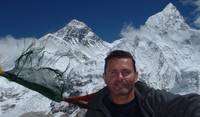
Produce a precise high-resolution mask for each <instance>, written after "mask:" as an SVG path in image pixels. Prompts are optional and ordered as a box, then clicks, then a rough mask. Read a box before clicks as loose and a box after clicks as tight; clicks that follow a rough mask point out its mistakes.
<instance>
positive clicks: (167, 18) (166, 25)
mask: <svg viewBox="0 0 200 117" xmlns="http://www.w3.org/2000/svg"><path fill="white" fill-rule="evenodd" d="M145 25H146V26H147V27H151V28H153V29H156V30H157V31H165V32H166V31H168V30H185V29H188V27H189V26H188V25H187V24H186V23H185V20H184V18H183V16H181V14H180V13H179V11H178V10H177V8H176V7H175V6H174V5H173V4H172V3H169V4H168V5H167V6H166V7H165V8H164V9H163V10H162V11H161V12H159V13H157V14H155V15H152V16H150V17H149V18H148V19H147V21H146V23H145Z"/></svg>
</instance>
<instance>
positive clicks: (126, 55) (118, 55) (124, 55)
mask: <svg viewBox="0 0 200 117" xmlns="http://www.w3.org/2000/svg"><path fill="white" fill-rule="evenodd" d="M113 58H119V59H120V58H129V59H131V60H132V65H133V68H134V72H136V71H137V70H136V67H135V60H134V59H133V56H132V55H131V53H129V52H127V51H123V50H114V51H111V52H110V53H109V54H108V56H107V57H106V58H105V66H104V73H105V71H106V69H107V65H108V61H109V60H110V59H113Z"/></svg>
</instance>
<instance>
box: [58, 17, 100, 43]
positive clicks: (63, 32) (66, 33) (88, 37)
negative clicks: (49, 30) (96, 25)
mask: <svg viewBox="0 0 200 117" xmlns="http://www.w3.org/2000/svg"><path fill="white" fill-rule="evenodd" d="M54 35H55V36H57V37H59V38H62V39H64V40H65V41H67V42H69V43H71V44H73V45H74V44H82V45H85V46H95V45H99V44H102V43H103V40H102V39H101V38H100V37H98V36H97V35H96V34H95V33H94V32H93V31H92V30H91V29H90V28H89V27H88V26H87V25H86V24H85V23H83V22H81V21H78V20H76V19H73V20H72V21H70V22H69V23H68V24H67V25H66V26H65V27H64V28H62V29H60V30H58V31H57V32H55V33H54Z"/></svg>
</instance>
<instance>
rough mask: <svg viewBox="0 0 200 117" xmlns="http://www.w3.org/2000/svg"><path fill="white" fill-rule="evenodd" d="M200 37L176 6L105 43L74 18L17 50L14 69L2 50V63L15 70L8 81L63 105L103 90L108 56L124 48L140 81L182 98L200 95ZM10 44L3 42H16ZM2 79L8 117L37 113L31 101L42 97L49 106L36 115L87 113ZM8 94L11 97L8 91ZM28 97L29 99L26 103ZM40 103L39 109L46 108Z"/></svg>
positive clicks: (0, 106) (2, 106)
mask: <svg viewBox="0 0 200 117" xmlns="http://www.w3.org/2000/svg"><path fill="white" fill-rule="evenodd" d="M199 36H200V31H199V30H195V29H192V28H190V27H189V26H188V25H187V24H186V23H185V21H184V19H183V17H182V16H181V15H180V13H179V11H178V10H177V9H176V7H175V6H174V5H173V4H171V3H170V4H168V5H167V6H166V7H165V8H164V9H163V11H161V12H159V13H157V14H155V15H153V16H150V17H149V18H148V19H147V21H146V23H145V25H143V26H142V27H141V28H140V29H139V30H138V31H134V30H130V31H126V33H124V34H123V36H122V38H121V39H119V40H116V41H115V42H113V43H111V44H110V43H107V42H105V41H103V40H102V39H101V38H100V37H98V36H97V35H96V34H95V33H94V32H92V30H91V29H90V28H89V27H88V26H87V25H86V24H84V23H83V22H80V21H78V20H72V21H71V22H70V23H68V24H67V25H66V26H65V27H63V28H62V29H60V30H58V31H57V32H55V33H49V34H47V35H45V36H43V37H41V38H40V39H38V40H34V41H32V42H31V43H30V42H25V43H23V45H24V48H23V49H20V50H19V49H17V50H18V55H17V56H13V54H10V55H9V57H10V58H12V57H13V58H14V57H15V59H10V60H9V62H8V63H9V65H8V64H7V63H6V62H5V63H4V62H3V61H5V60H6V57H5V52H1V51H0V54H1V55H2V56H4V57H2V58H0V62H1V63H2V66H3V67H4V66H12V67H10V68H8V69H6V70H7V74H6V76H5V77H7V78H8V79H10V80H12V81H15V82H17V83H19V84H21V85H24V86H26V87H28V88H30V89H33V90H36V91H38V92H40V93H41V94H43V95H45V96H46V97H48V98H50V99H52V100H54V101H59V100H61V98H62V96H63V95H64V96H72V95H84V94H88V93H91V92H95V91H97V90H99V89H100V88H102V87H103V86H104V83H103V80H102V73H103V67H104V57H105V56H106V53H108V52H109V51H111V50H115V49H122V50H127V51H129V52H131V53H132V54H133V55H134V57H135V59H136V65H137V70H138V71H139V75H140V80H143V81H145V82H147V84H149V85H150V86H152V87H154V88H159V89H166V90H168V91H171V92H173V93H180V94H185V93H190V92H195V93H200V82H199V81H200V61H199V57H200V39H199ZM0 41H1V40H0ZM6 42H7V41H4V42H3V43H4V44H7V45H9V44H10V43H6ZM11 42H13V40H12V41H11ZM0 44H1V43H0ZM20 44H22V43H19V45H20ZM19 45H18V46H19ZM14 47H15V46H14ZM19 47H21V46H19ZM1 48H2V49H3V46H0V49H1ZM4 50H5V49H4ZM8 51H9V50H8ZM10 61H12V62H10ZM14 61H15V62H14ZM11 74H12V75H11ZM16 78H17V79H16ZM0 80H2V85H0V89H1V90H0V92H1V93H0V101H1V102H2V103H0V115H2V116H12V115H17V116H20V115H27V114H28V115H30V116H32V114H34V112H31V111H33V110H34V109H31V106H30V103H29V101H30V102H33V101H35V100H37V99H38V98H39V99H40V100H43V102H41V101H40V102H38V103H40V104H42V105H46V107H45V108H43V109H40V110H36V113H35V114H44V115H45V116H64V115H67V116H70V117H76V116H79V117H80V116H81V115H83V113H84V112H85V110H79V109H78V108H77V107H75V106H73V105H66V103H63V102H61V103H57V102H51V100H49V99H48V98H45V97H44V96H42V95H40V94H38V93H36V92H34V97H33V94H32V91H31V90H29V89H26V88H24V87H20V88H15V87H19V86H18V85H17V84H13V85H9V83H10V82H9V81H7V80H6V79H4V78H0ZM0 83H1V82H0ZM27 83H28V84H29V85H28V86H27ZM8 85H9V86H8ZM38 87H39V88H38ZM17 89H18V90H17ZM38 89H39V90H38ZM41 89H42V90H41ZM7 90H9V91H8V92H10V93H6V92H7ZM32 97H33V98H32ZM25 98H26V99H27V100H29V101H25V102H23V100H24V99H25ZM13 100H15V101H13ZM38 103H36V104H35V105H33V107H35V106H40V104H38ZM26 105H29V106H30V107H29V109H27V110H26V111H19V110H22V107H23V106H25V107H27V106H26ZM50 110H51V111H50ZM59 111H62V112H65V113H61V112H59ZM29 112H30V113H29ZM43 112H44V113H43ZM45 112H46V113H45ZM48 112H50V113H51V114H50V113H48ZM8 113H11V114H8ZM52 113H56V114H52Z"/></svg>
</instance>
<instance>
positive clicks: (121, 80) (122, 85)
mask: <svg viewBox="0 0 200 117" xmlns="http://www.w3.org/2000/svg"><path fill="white" fill-rule="evenodd" d="M137 78H138V73H137V72H134V68H133V63H132V60H131V59H130V58H113V59H110V60H108V62H107V68H106V71H105V73H104V81H105V83H106V84H107V86H108V88H109V90H110V92H111V95H113V96H123V95H129V94H130V93H132V91H133V88H134V83H135V81H136V80H137Z"/></svg>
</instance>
